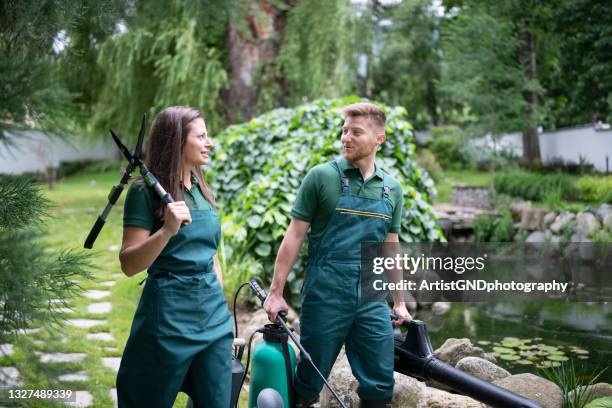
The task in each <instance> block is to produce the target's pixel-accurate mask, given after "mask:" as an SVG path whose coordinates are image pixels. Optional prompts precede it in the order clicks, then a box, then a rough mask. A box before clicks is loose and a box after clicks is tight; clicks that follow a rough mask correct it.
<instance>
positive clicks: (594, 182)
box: [576, 176, 612, 202]
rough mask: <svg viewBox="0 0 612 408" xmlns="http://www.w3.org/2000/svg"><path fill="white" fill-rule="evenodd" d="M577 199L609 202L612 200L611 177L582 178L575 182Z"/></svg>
mask: <svg viewBox="0 0 612 408" xmlns="http://www.w3.org/2000/svg"><path fill="white" fill-rule="evenodd" d="M576 190H577V191H578V199H579V200H581V201H592V202H600V201H605V200H608V201H606V202H610V199H611V198H612V196H611V192H612V177H611V176H605V177H596V176H584V177H580V178H579V179H578V181H577V182H576Z"/></svg>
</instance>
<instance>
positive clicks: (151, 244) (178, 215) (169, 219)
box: [119, 201, 191, 276]
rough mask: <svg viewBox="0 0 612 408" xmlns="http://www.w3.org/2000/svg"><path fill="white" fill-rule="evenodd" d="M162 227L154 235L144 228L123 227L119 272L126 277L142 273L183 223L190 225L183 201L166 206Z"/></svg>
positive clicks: (189, 217) (188, 214) (187, 209)
mask: <svg viewBox="0 0 612 408" xmlns="http://www.w3.org/2000/svg"><path fill="white" fill-rule="evenodd" d="M164 220H165V222H164V225H163V226H162V227H161V228H160V229H159V230H157V232H155V233H154V234H152V235H150V234H151V232H150V231H149V230H147V229H144V228H139V227H125V228H124V229H123V243H122V245H121V251H120V252H119V261H120V262H121V270H122V271H123V273H125V274H126V275H127V276H134V275H136V274H137V273H138V272H141V271H144V270H145V269H147V268H148V267H149V266H151V264H152V263H153V262H154V261H155V259H157V257H158V256H159V254H160V253H161V252H162V250H163V249H164V248H165V247H166V244H168V241H169V240H170V238H172V237H173V236H174V235H176V233H177V232H178V230H179V228H180V227H181V223H182V222H183V221H185V222H187V223H190V222H191V215H190V213H189V208H188V207H187V205H186V204H185V202H184V201H177V202H175V203H171V204H168V205H166V209H165V213H164Z"/></svg>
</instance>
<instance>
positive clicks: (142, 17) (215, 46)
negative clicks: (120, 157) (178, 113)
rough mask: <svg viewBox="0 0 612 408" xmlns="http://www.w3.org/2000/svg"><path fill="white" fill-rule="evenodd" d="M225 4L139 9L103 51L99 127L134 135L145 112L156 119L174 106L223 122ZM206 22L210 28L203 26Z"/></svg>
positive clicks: (178, 4) (211, 121)
mask: <svg viewBox="0 0 612 408" xmlns="http://www.w3.org/2000/svg"><path fill="white" fill-rule="evenodd" d="M217 3H219V4H217ZM222 4H223V2H218V1H210V2H207V3H205V4H199V5H197V6H196V5H195V4H192V2H184V1H176V2H171V3H170V4H169V5H166V6H164V5H163V4H156V3H150V4H147V7H148V8H150V9H151V10H150V11H146V12H145V11H144V7H143V8H142V10H137V11H136V12H135V15H134V18H133V19H132V20H131V21H130V22H129V23H128V25H127V31H125V32H124V33H122V34H119V35H116V36H115V37H114V38H112V39H110V40H108V41H106V42H105V43H104V45H103V47H102V49H101V52H100V56H99V63H100V64H103V65H105V66H106V67H107V71H106V75H107V81H106V83H107V84H108V85H107V87H106V88H105V89H104V91H103V95H102V97H101V101H100V102H99V108H98V109H97V112H98V113H97V115H96V118H95V120H96V123H97V125H98V126H99V127H101V128H107V127H109V125H113V126H120V128H121V129H126V130H129V132H130V135H134V134H135V132H136V126H137V125H138V123H139V120H138V119H139V118H140V116H141V115H142V113H143V112H149V113H150V115H151V116H152V115H154V114H155V113H157V112H159V111H160V110H161V109H163V108H165V107H167V106H171V105H190V106H196V107H198V108H200V109H202V110H203V112H204V114H205V116H206V120H207V122H208V123H209V125H210V126H212V127H218V126H220V125H221V124H223V123H224V107H223V106H222V104H221V102H220V101H221V98H220V95H219V93H220V91H221V90H222V89H223V87H224V86H225V85H226V84H227V81H228V73H227V70H226V67H225V66H226V64H225V61H224V58H225V56H224V54H223V52H222V51H221V50H222V49H223V48H222V44H223V41H224V38H225V30H226V25H227V24H226V22H227V13H226V12H225V11H224V10H225V7H224V6H223V5H222ZM149 14H154V17H155V18H150V16H149ZM213 16H214V17H215V18H214V19H213V18H212V17H213ZM205 17H206V18H205ZM203 18H205V20H206V21H208V22H209V24H208V25H203V24H202V23H201V21H202V19H203ZM211 20H212V21H214V22H215V24H214V27H211V26H210V24H212V23H211Z"/></svg>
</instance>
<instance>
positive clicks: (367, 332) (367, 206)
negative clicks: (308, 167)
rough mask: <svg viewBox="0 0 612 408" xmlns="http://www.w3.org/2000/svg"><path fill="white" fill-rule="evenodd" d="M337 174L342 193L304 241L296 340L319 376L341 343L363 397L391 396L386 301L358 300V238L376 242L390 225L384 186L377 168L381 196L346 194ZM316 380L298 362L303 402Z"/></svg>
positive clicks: (329, 365) (318, 385)
mask: <svg viewBox="0 0 612 408" xmlns="http://www.w3.org/2000/svg"><path fill="white" fill-rule="evenodd" d="M331 165H332V166H334V167H335V168H336V170H337V171H338V173H339V174H340V182H341V183H342V195H341V196H340V198H339V199H338V202H337V203H336V208H335V210H334V213H333V215H332V217H331V219H330V221H329V223H328V224H327V226H326V227H325V230H324V232H323V233H322V235H321V236H320V237H319V238H318V239H315V240H312V241H311V242H310V245H309V250H308V251H309V254H308V264H307V266H306V274H305V280H304V287H303V294H304V298H303V302H302V310H301V315H300V328H301V342H302V345H303V346H304V348H305V349H306V350H307V351H308V352H309V353H310V355H311V356H312V359H313V360H314V362H315V364H316V365H317V367H318V368H319V369H320V370H321V372H322V373H323V375H324V376H326V377H327V376H328V375H329V373H330V371H331V368H332V366H333V365H334V362H335V361H336V358H337V357H338V353H339V352H340V349H341V348H342V345H345V350H346V355H347V358H348V361H349V363H350V365H351V370H352V372H353V374H354V375H355V377H356V378H357V380H358V381H359V387H358V389H357V393H358V394H359V397H360V398H361V399H364V400H384V399H388V398H391V397H392V396H393V384H394V383H393V328H392V325H391V321H390V319H389V307H388V306H387V304H386V303H385V302H361V299H360V292H361V288H360V270H361V243H362V242H383V241H384V240H385V238H386V236H387V233H388V232H389V230H390V228H391V219H392V208H391V204H390V202H389V187H388V185H387V180H386V175H384V173H383V189H382V192H381V197H380V199H371V198H365V197H359V196H356V195H353V194H351V193H350V191H349V179H348V178H347V177H346V175H345V174H344V172H343V171H342V170H341V169H340V167H339V166H338V164H337V163H336V162H335V161H334V162H331ZM322 386H323V381H322V380H321V379H320V378H319V377H318V376H317V374H316V373H315V371H314V370H313V369H312V368H311V367H310V365H309V364H308V363H307V362H305V361H304V360H302V361H300V363H299V364H298V367H297V372H296V380H295V389H296V392H297V394H298V395H299V396H300V397H302V398H304V399H312V398H314V397H316V396H317V394H318V393H319V392H320V391H321V388H322Z"/></svg>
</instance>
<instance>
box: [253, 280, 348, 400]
mask: <svg viewBox="0 0 612 408" xmlns="http://www.w3.org/2000/svg"><path fill="white" fill-rule="evenodd" d="M249 288H251V291H252V292H253V293H254V294H255V296H257V297H258V298H259V300H261V303H262V304H263V302H265V300H266V298H267V296H268V295H267V294H266V292H265V291H264V290H263V289H262V288H261V287H260V286H259V284H258V283H257V282H256V281H255V279H251V280H250V281H249ZM276 320H277V322H278V324H279V325H280V326H281V327H282V328H283V330H284V331H285V332H286V333H287V335H289V337H290V338H291V340H292V341H293V343H294V344H295V345H296V346H297V348H298V349H299V350H300V355H301V358H303V359H305V360H306V361H308V363H309V364H310V365H311V366H312V368H313V369H314V370H315V372H316V373H317V374H318V375H319V377H321V379H322V380H323V383H324V384H325V386H326V387H327V389H328V390H329V391H330V392H331V393H332V395H333V396H334V398H335V399H336V400H337V401H338V403H339V404H340V405H341V406H342V408H347V407H346V404H345V403H344V402H343V401H342V399H341V398H340V396H338V394H337V393H336V391H334V389H333V388H332V387H331V385H330V384H329V383H328V382H327V380H326V379H325V376H324V375H323V374H322V373H321V371H319V369H318V368H317V366H316V364H315V363H314V361H313V360H312V357H310V354H308V352H307V351H306V349H304V347H303V346H302V345H301V344H300V341H299V340H298V339H297V337H296V336H295V334H294V333H293V331H292V330H291V329H290V328H289V327H288V326H287V314H286V313H285V312H283V311H281V312H279V313H278V318H277V319H276Z"/></svg>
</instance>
